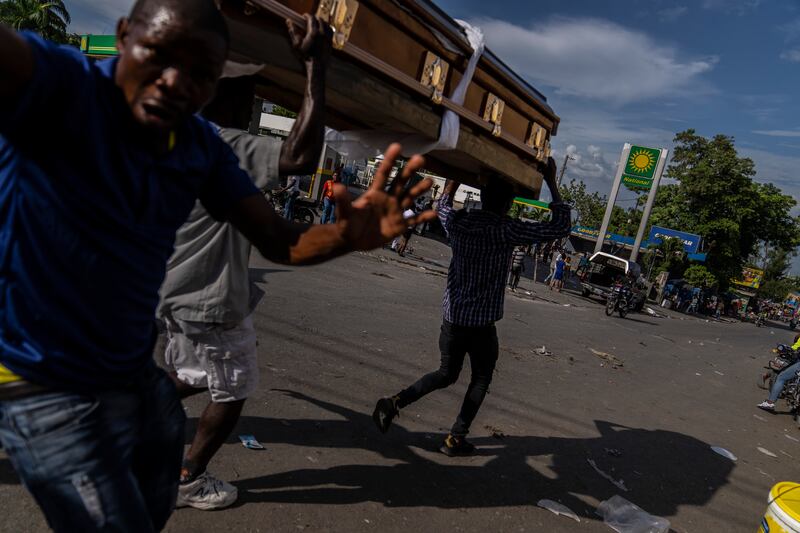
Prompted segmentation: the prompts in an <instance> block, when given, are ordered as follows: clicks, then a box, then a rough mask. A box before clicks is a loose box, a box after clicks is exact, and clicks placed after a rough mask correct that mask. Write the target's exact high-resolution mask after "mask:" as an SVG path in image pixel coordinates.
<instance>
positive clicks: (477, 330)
mask: <svg viewBox="0 0 800 533" xmlns="http://www.w3.org/2000/svg"><path fill="white" fill-rule="evenodd" d="M439 350H440V351H441V352H442V359H441V365H440V366H439V369H438V370H436V371H434V372H431V373H430V374H426V375H424V376H422V377H421V378H420V379H419V380H418V381H417V382H416V383H414V384H413V385H411V386H410V387H408V388H407V389H405V390H404V391H402V392H401V393H400V394H398V398H399V399H398V402H397V403H398V407H400V408H402V407H405V406H407V405H409V404H411V403H414V402H415V401H417V400H419V399H420V398H422V397H423V396H425V395H426V394H428V393H430V392H433V391H435V390H438V389H444V388H446V387H449V386H450V385H452V384H453V383H455V382H456V381H458V376H459V374H461V368H462V367H463V366H464V358H465V357H466V355H467V354H469V362H470V367H471V370H472V377H471V379H470V382H469V387H468V388H467V394H466V395H465V396H464V402H463V403H462V404H461V411H460V412H459V414H458V418H456V422H455V424H453V428H452V429H451V431H450V433H452V434H453V435H456V436H464V435H466V434H467V433H469V427H470V425H471V424H472V421H473V420H474V419H475V415H477V414H478V409H480V407H481V404H482V403H483V398H484V397H485V396H486V392H487V391H488V390H489V384H490V383H491V382H492V374H493V373H494V368H495V365H496V364H497V356H498V352H499V344H498V340H497V329H496V328H495V326H494V324H492V325H489V326H482V327H466V326H457V325H455V324H451V323H449V322H447V321H445V322H444V323H443V324H442V332H441V334H440V335H439Z"/></svg>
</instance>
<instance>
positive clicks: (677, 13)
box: [656, 6, 689, 22]
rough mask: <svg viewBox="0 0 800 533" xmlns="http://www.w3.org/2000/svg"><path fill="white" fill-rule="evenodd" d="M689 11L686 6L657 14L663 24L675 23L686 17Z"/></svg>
mask: <svg viewBox="0 0 800 533" xmlns="http://www.w3.org/2000/svg"><path fill="white" fill-rule="evenodd" d="M688 11H689V8H688V7H686V6H675V7H668V8H666V9H662V10H660V11H658V12H657V13H656V14H657V15H658V19H659V20H660V21H661V22H675V21H676V20H678V19H679V18H681V17H682V16H683V15H685V14H686V13H687V12H688Z"/></svg>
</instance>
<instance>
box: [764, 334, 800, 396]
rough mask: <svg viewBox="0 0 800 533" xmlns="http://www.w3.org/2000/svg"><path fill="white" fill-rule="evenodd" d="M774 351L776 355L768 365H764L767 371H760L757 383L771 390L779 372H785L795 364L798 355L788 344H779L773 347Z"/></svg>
mask: <svg viewBox="0 0 800 533" xmlns="http://www.w3.org/2000/svg"><path fill="white" fill-rule="evenodd" d="M772 353H774V354H775V357H773V358H772V359H770V361H769V363H767V366H765V367H764V369H765V370H766V372H760V373H759V375H758V382H757V385H758V387H759V388H760V389H765V390H770V389H771V388H772V385H773V384H774V383H775V378H777V377H778V374H780V373H781V372H783V370H784V369H785V368H786V367H788V366H789V365H792V364H794V363H795V362H796V361H797V357H798V354H797V352H795V351H794V350H792V347H791V346H788V345H786V344H778V345H777V346H776V347H775V348H773V349H772Z"/></svg>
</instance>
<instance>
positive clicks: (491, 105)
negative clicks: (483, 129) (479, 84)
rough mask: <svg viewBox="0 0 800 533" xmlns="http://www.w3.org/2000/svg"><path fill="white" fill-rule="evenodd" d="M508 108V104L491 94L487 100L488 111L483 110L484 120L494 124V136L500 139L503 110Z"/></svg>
mask: <svg viewBox="0 0 800 533" xmlns="http://www.w3.org/2000/svg"><path fill="white" fill-rule="evenodd" d="M505 108H506V103H505V102H503V101H502V100H501V99H499V98H498V97H497V96H495V95H493V94H492V93H489V96H488V97H487V98H486V109H484V110H483V120H485V121H486V122H491V123H492V124H494V129H492V135H494V136H495V137H499V136H500V133H501V128H500V125H501V124H502V123H503V110H504V109H505Z"/></svg>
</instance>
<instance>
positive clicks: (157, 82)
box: [0, 0, 432, 532]
mask: <svg viewBox="0 0 800 533" xmlns="http://www.w3.org/2000/svg"><path fill="white" fill-rule="evenodd" d="M117 42H118V49H119V57H118V58H117V59H113V60H109V61H106V62H101V63H98V64H92V63H90V62H89V61H88V60H87V59H86V58H84V57H83V56H82V55H81V54H80V53H78V52H77V51H76V50H73V49H69V48H61V47H56V46H54V45H52V44H50V43H47V42H45V41H43V40H41V39H39V38H38V37H36V36H33V35H30V34H17V33H15V32H13V31H11V30H9V29H8V28H6V27H3V26H0V50H1V51H2V53H0V441H1V442H2V445H3V448H4V449H5V450H6V451H7V453H8V455H9V458H10V460H11V462H12V464H13V465H14V467H15V469H16V471H17V473H18V474H19V476H20V478H21V479H22V482H23V483H24V484H25V486H26V487H27V488H28V490H29V491H30V492H31V493H32V494H33V496H34V497H35V498H36V500H37V502H38V503H39V505H40V506H41V508H42V511H43V512H44V514H45V516H46V518H47V521H48V524H49V525H50V527H51V528H53V529H54V530H56V531H95V530H108V529H114V530H117V531H136V532H147V531H155V530H159V529H161V528H162V527H163V526H164V524H165V523H166V521H167V519H168V517H169V515H170V513H171V511H172V508H173V507H174V504H175V497H176V490H177V483H178V475H179V471H180V464H181V456H182V451H183V450H182V447H183V446H182V444H183V421H184V415H183V411H182V409H181V406H180V401H179V399H178V397H177V395H176V393H175V387H174V385H173V384H172V383H171V382H170V380H169V378H167V377H166V375H165V374H164V373H163V372H162V371H160V370H158V369H157V368H156V367H155V365H154V364H153V361H152V358H151V353H152V348H153V343H154V339H155V334H156V332H155V328H154V321H153V317H154V314H155V309H156V306H157V304H158V289H159V286H160V285H161V283H162V281H163V279H164V274H165V269H166V262H167V259H168V258H169V256H170V254H171V253H172V247H173V241H174V238H175V232H176V230H177V229H178V227H179V226H180V225H181V224H182V223H183V222H184V221H185V220H186V218H187V216H188V214H189V212H190V210H191V209H192V207H193V206H194V203H195V201H196V199H198V198H199V199H200V201H201V202H202V203H203V205H204V207H205V208H206V209H207V210H208V212H209V213H210V214H211V215H212V216H214V217H215V218H217V219H219V220H229V221H230V222H231V223H232V224H233V225H234V226H235V227H236V228H237V229H238V230H239V231H241V232H242V234H244V235H245V236H246V237H247V238H248V239H249V240H250V241H251V242H252V243H253V244H254V245H255V246H256V247H257V248H258V250H259V251H260V252H261V253H262V255H264V256H265V257H266V258H268V259H270V260H272V261H276V262H279V263H290V264H312V263H318V262H321V261H325V260H328V259H331V258H334V257H337V256H339V255H341V254H344V253H347V252H349V251H352V250H363V249H371V248H375V247H378V246H380V245H382V244H384V243H385V242H388V241H389V240H391V239H392V238H394V237H395V236H396V235H399V234H401V233H402V232H403V231H404V230H405V228H406V227H407V224H408V222H407V221H406V220H405V219H404V218H403V211H404V210H405V209H406V208H407V207H408V206H409V205H410V204H411V203H413V200H414V198H415V197H416V196H418V195H419V194H421V193H423V192H424V191H425V190H427V189H428V188H429V187H430V183H429V182H425V183H422V184H419V185H418V186H416V187H414V188H412V190H411V192H410V193H409V194H407V195H403V194H402V192H403V191H402V188H403V185H404V184H405V183H407V181H408V179H409V177H410V176H412V175H413V173H414V172H415V171H416V170H418V169H419V167H420V165H421V164H422V158H421V157H418V156H417V157H414V158H412V159H411V160H410V161H409V164H408V165H407V166H406V169H405V170H404V173H403V175H402V177H401V179H400V180H396V182H397V184H396V185H395V186H393V187H392V188H391V190H389V191H387V192H385V191H383V186H384V185H385V183H386V178H387V175H388V172H389V169H391V164H392V163H393V161H394V160H395V159H396V158H397V157H398V155H399V153H400V147H399V146H397V145H393V146H392V147H390V148H389V150H388V151H387V153H386V157H385V161H386V163H385V164H384V165H383V166H382V168H381V170H380V172H379V175H378V178H377V179H376V180H375V184H373V187H372V188H371V189H370V191H368V192H367V193H365V194H364V195H362V196H361V197H360V198H359V199H358V200H356V201H355V202H353V203H351V202H350V200H349V198H348V197H347V195H346V192H345V191H344V190H343V188H341V187H340V188H337V203H338V204H339V207H340V220H339V221H338V222H337V223H336V224H334V225H326V226H306V225H300V224H293V223H291V222H289V221H285V220H283V219H281V218H280V217H278V216H277V215H276V213H275V211H274V209H272V208H271V207H270V205H269V204H268V203H267V202H266V200H265V199H264V198H263V196H262V195H261V194H260V193H259V192H258V190H257V189H256V188H255V187H254V186H253V184H252V182H251V180H250V179H249V178H248V176H247V175H246V174H245V173H244V172H243V171H242V170H241V169H240V168H239V166H238V161H237V159H236V157H235V156H234V155H233V152H232V151H231V149H230V147H229V146H228V145H226V144H225V143H224V142H223V141H222V140H221V139H220V138H219V136H218V135H217V133H216V131H215V129H214V128H213V126H212V125H210V124H209V123H208V122H206V121H205V120H203V119H202V118H199V117H197V116H195V115H194V113H195V112H196V111H197V110H198V109H200V108H201V107H202V106H203V105H204V104H205V103H206V102H207V101H208V100H209V99H210V98H211V96H212V95H213V92H214V88H215V85H216V82H217V79H218V78H219V76H220V73H221V71H222V66H223V63H224V61H225V58H226V55H227V47H228V34H227V28H226V26H225V22H224V19H223V18H222V17H221V15H220V13H219V12H218V11H217V9H216V7H215V6H214V3H213V1H212V0H139V1H137V2H136V4H135V6H134V7H133V10H132V12H131V14H130V16H129V17H128V18H126V19H123V20H121V21H120V23H119V25H118V28H117ZM43 124H46V125H47V129H46V131H42V129H41V125H43ZM416 218H417V219H418V221H424V220H429V219H431V218H432V213H423V214H420V215H418V217H416Z"/></svg>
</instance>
